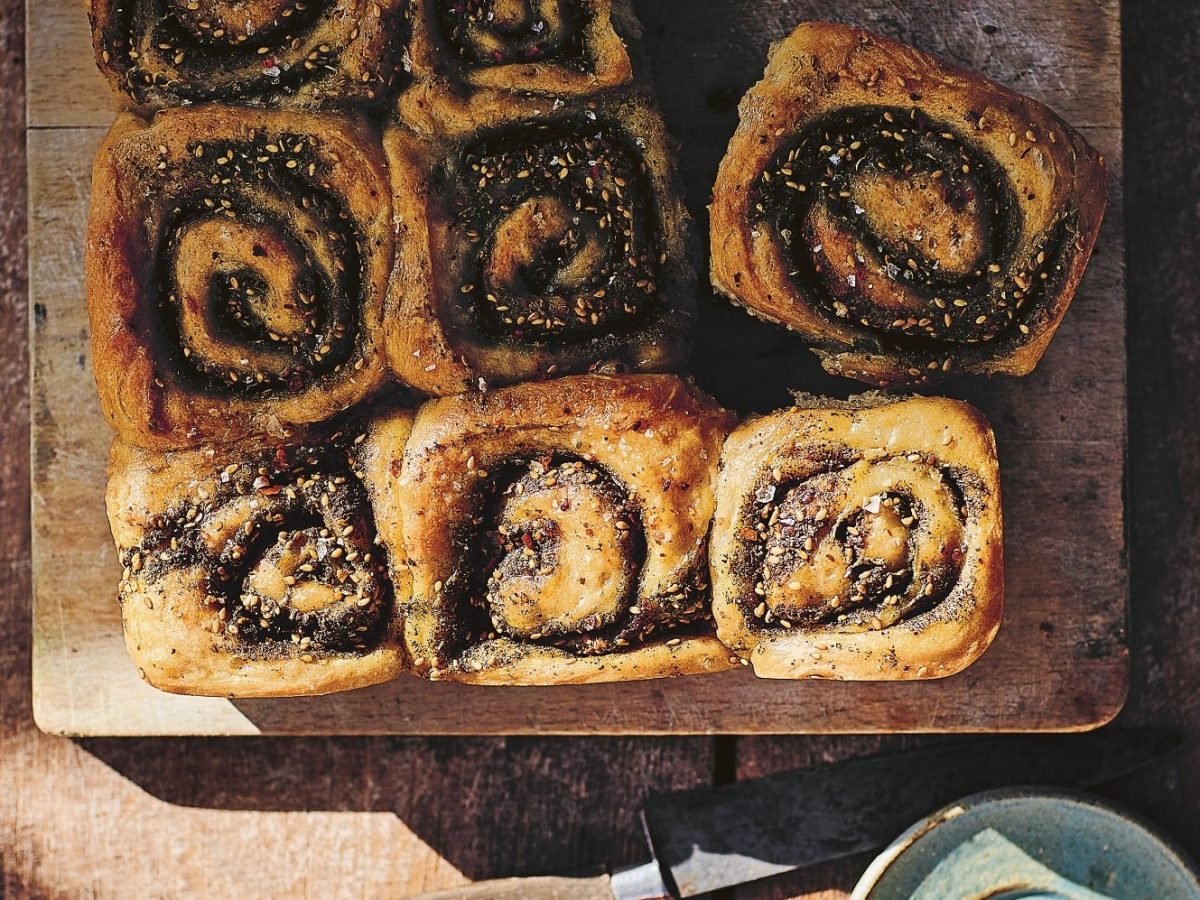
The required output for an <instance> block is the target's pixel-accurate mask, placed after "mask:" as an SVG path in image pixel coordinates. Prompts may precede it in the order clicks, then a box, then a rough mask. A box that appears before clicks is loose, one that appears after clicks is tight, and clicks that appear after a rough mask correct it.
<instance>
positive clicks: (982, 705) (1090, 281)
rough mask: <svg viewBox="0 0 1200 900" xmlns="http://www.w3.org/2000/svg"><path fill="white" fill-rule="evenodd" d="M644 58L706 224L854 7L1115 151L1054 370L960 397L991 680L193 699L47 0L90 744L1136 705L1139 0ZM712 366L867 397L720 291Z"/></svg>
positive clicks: (764, 403)
mask: <svg viewBox="0 0 1200 900" xmlns="http://www.w3.org/2000/svg"><path fill="white" fill-rule="evenodd" d="M637 9H638V13H639V15H640V16H641V18H642V21H643V23H644V25H645V38H644V49H645V51H646V55H647V57H648V58H647V59H646V60H645V61H643V66H648V68H649V70H650V71H649V74H650V76H651V77H652V78H653V79H654V80H655V82H656V84H657V88H658V92H659V95H660V99H661V102H662V106H663V109H664V113H665V116H666V118H667V124H668V126H669V127H670V128H671V129H672V131H673V133H674V134H675V136H676V137H677V138H678V139H679V141H680V144H681V149H680V165H681V169H682V173H683V181H684V185H685V188H686V190H687V194H688V201H689V205H690V206H691V208H692V211H693V214H694V215H695V216H696V218H697V220H698V222H699V223H700V225H701V227H702V228H703V227H704V226H705V220H704V218H703V216H704V212H705V205H706V204H707V202H708V196H709V191H710V189H711V185H712V180H713V175H714V173H715V171H716V166H717V162H718V161H719V159H720V157H721V155H722V153H723V152H724V147H725V144H726V142H727V141H728V139H729V136H730V135H731V134H732V132H733V129H734V127H735V125H736V120H737V113H736V109H735V106H736V103H737V100H738V98H739V97H740V96H741V94H742V93H743V92H744V90H745V89H746V88H747V87H748V86H749V85H750V84H751V83H752V82H753V81H755V80H756V79H757V77H758V75H759V74H760V72H761V70H762V66H763V65H764V62H765V57H766V50H767V47H768V45H769V43H770V42H771V41H772V40H776V39H778V38H779V37H781V36H783V35H784V34H785V33H786V32H787V31H788V30H790V28H791V27H792V26H793V25H795V23H797V22H799V21H801V20H803V19H806V18H817V17H825V18H834V19H837V20H840V21H845V22H852V23H855V24H859V25H863V26H865V27H868V28H871V29H873V30H876V31H878V32H880V33H881V34H884V35H887V36H889V37H894V38H898V39H900V40H903V41H906V42H909V43H913V44H916V45H917V46H919V47H921V48H923V49H926V50H929V51H932V52H934V53H937V54H939V55H941V56H943V57H944V58H946V59H948V60H951V61H953V62H956V63H959V64H961V65H963V66H965V67H968V68H971V69H975V70H978V71H981V72H983V73H984V74H986V75H988V76H990V77H992V78H995V79H998V80H999V81H1002V82H1004V83H1006V84H1008V85H1010V86H1012V87H1013V88H1015V89H1017V90H1020V91H1022V92H1024V93H1028V94H1031V95H1032V96H1034V97H1037V98H1038V99H1041V100H1043V101H1045V102H1047V103H1049V104H1050V105H1051V106H1053V107H1054V108H1055V109H1056V110H1057V111H1058V112H1059V113H1060V114H1061V115H1063V117H1064V118H1066V119H1067V120H1068V121H1070V122H1072V123H1073V124H1075V125H1076V126H1077V127H1080V128H1081V130H1082V131H1083V132H1084V133H1085V134H1086V135H1087V137H1088V139H1089V140H1090V141H1091V142H1092V143H1093V144H1094V145H1095V146H1096V147H1098V148H1099V149H1100V150H1101V151H1102V152H1103V153H1104V154H1105V155H1106V157H1107V159H1108V164H1109V170H1110V173H1111V175H1112V180H1113V183H1112V189H1111V191H1110V196H1111V200H1110V206H1109V212H1108V217H1107V220H1106V222H1105V225H1104V229H1103V231H1102V233H1101V236H1100V241H1099V244H1098V246H1097V249H1096V254H1095V257H1094V258H1093V261H1092V264H1091V267H1090V268H1089V270H1088V273H1087V276H1086V278H1085V279H1084V282H1083V284H1082V286H1081V288H1080V290H1079V294H1078V296H1077V297H1076V299H1075V302H1074V305H1073V306H1072V308H1071V310H1070V312H1069V313H1068V315H1067V318H1066V320H1065V322H1064V324H1063V326H1062V328H1061V329H1060V330H1059V334H1058V336H1057V337H1056V339H1055V341H1054V343H1053V344H1052V345H1051V347H1050V351H1049V353H1047V355H1046V357H1045V359H1044V360H1043V362H1042V364H1041V366H1040V367H1039V368H1038V370H1037V371H1036V372H1035V373H1034V374H1033V375H1031V376H1029V377H1027V378H1024V379H1007V378H997V379H995V380H992V381H982V380H960V381H953V382H949V383H947V384H946V385H945V386H944V387H943V388H942V389H941V390H942V391H943V392H944V393H946V394H948V395H951V396H958V397H963V398H965V399H968V400H970V401H971V402H973V403H975V404H976V405H978V406H979V407H980V408H981V409H983V410H984V412H985V413H987V415H988V417H989V418H990V419H991V421H992V424H993V425H994V427H995V430H996V434H997V439H998V441H999V445H1000V458H1001V467H1002V472H1003V490H1004V515H1005V526H1006V546H1005V555H1006V564H1007V581H1008V594H1007V600H1006V610H1005V620H1004V627H1003V628H1002V629H1001V631H1000V635H999V637H998V639H997V640H996V643H995V644H994V645H993V646H992V648H991V649H990V650H989V651H988V652H987V653H986V654H985V655H984V657H983V658H982V659H981V660H980V661H979V662H978V663H977V664H975V665H974V666H973V667H971V668H970V669H968V670H967V671H966V672H964V673H962V674H960V675H957V676H954V677H952V678H949V679H946V680H944V681H929V682H920V683H912V684H867V683H835V682H812V681H807V682H798V683H790V682H771V681H760V680H756V679H755V678H754V677H753V676H752V675H751V674H750V673H749V672H748V671H739V672H731V673H726V674H721V675H715V676H707V677H697V678H690V679H677V680H667V681H652V682H640V683H633V684H620V685H590V686H580V687H559V688H482V687H470V686H465V685H454V684H428V683H425V682H422V681H418V680H417V679H413V678H404V679H401V680H399V681H396V682H393V683H391V684H386V685H381V686H378V687H374V688H369V689H366V690H362V691H357V692H354V693H349V694H340V695H334V696H330V697H323V698H303V699H292V700H248V701H228V700H221V699H212V698H191V697H177V696H172V695H169V694H164V693H160V692H158V691H156V690H155V689H153V688H151V687H149V686H147V685H145V684H144V683H142V682H141V681H140V680H139V679H138V675H137V671H136V669H135V668H134V666H133V665H132V664H131V663H130V661H129V659H128V657H127V656H126V654H125V649H124V645H123V643H122V640H121V627H120V617H119V611H118V607H117V603H116V600H115V585H116V583H117V578H118V575H119V567H118V566H117V563H116V557H115V554H114V551H113V547H112V544H111V541H110V538H109V533H108V526H107V523H106V521H105V517H104V511H103V492H104V480H105V471H104V470H105V460H106V456H107V450H108V444H109V441H110V439H111V435H110V433H109V430H108V428H107V426H106V425H105V423H104V420H103V418H102V416H101V414H100V410H99V408H98V406H97V402H96V398H95V393H94V386H93V383H92V375H91V359H90V356H89V348H88V328H87V315H86V307H85V302H84V292H83V284H82V275H83V246H84V228H85V222H86V218H87V209H88V193H89V175H90V170H91V162H92V156H93V154H94V152H95V149H96V146H97V145H98V143H99V141H100V138H101V136H102V135H103V134H104V129H105V128H106V127H107V126H108V124H109V123H110V121H111V120H112V116H113V106H112V100H111V98H110V96H109V94H108V92H107V89H106V88H105V86H104V84H103V83H102V81H101V79H100V76H99V75H98V73H97V72H96V70H95V67H94V65H93V64H92V61H91V50H90V46H89V41H88V32H87V28H88V26H87V17H86V15H85V13H84V11H83V4H82V3H81V2H80V0H29V3H28V16H29V18H28V22H29V35H28V43H29V47H28V66H29V68H28V100H29V112H28V115H29V121H28V126H29V128H28V132H27V138H28V150H29V202H30V219H29V226H30V237H29V240H30V246H29V257H30V279H29V283H30V308H31V310H32V320H31V322H30V340H31V342H32V354H31V356H32V410H33V428H32V455H33V476H32V478H33V500H32V503H33V581H34V598H33V601H34V602H33V629H34V642H33V695H34V696H33V699H34V714H35V717H36V719H37V722H38V724H39V725H40V726H41V727H42V728H43V729H44V730H46V731H49V732H53V733H59V734H69V735H167V734H171V735H182V734H356V733H397V734H501V733H509V734H516V733H543V734H544V733H595V734H600V733H646V734H651V733H653V734H663V733H712V732H731V733H787V732H836V731H889V732H890V731H1027V730H1077V729H1085V728H1091V727H1095V726H1097V725H1099V724H1101V723H1103V722H1105V721H1107V720H1108V719H1110V718H1111V717H1112V716H1114V715H1115V714H1116V713H1117V711H1118V710H1119V709H1120V708H1121V705H1122V703H1123V701H1124V697H1125V690H1126V683H1127V674H1128V665H1129V654H1128V647H1127V645H1126V627H1125V626H1126V612H1127V592H1128V572H1127V558H1126V542H1125V517H1124V504H1123V494H1124V483H1125V482H1124V479H1125V447H1126V416H1125V290H1124V273H1125V263H1124V243H1123V231H1122V228H1123V223H1122V219H1123V217H1122V196H1121V73H1120V8H1119V2H1118V0H1093V2H1079V0H1010V2H1008V3H1004V4H996V3H992V2H988V0H937V2H928V3H921V4H897V3H895V2H893V0H853V2H851V0H844V2H842V3H839V4H837V5H836V8H835V7H831V6H830V4H828V3H827V2H825V0H794V2H773V3H771V4H769V5H760V4H758V3H756V2H755V0H637ZM702 313H703V316H702V325H701V332H700V335H699V339H698V346H697V350H696V358H695V362H694V364H693V370H694V371H695V372H696V375H697V377H698V379H699V380H700V382H701V384H702V385H703V386H704V387H706V388H707V389H708V390H710V391H711V392H712V393H714V394H715V395H716V396H717V397H718V398H719V399H720V400H722V401H723V402H724V403H726V404H728V405H730V406H733V407H735V408H737V409H740V410H742V411H750V410H767V409H770V408H773V407H776V406H779V405H782V404H784V403H786V402H787V389H788V388H800V389H805V390H816V391H820V392H824V393H832V394H837V395H838V396H845V395H847V394H848V393H851V392H853V391H854V390H856V388H855V386H854V385H853V384H852V383H851V382H848V381H844V380H838V379H833V378H829V377H827V376H824V375H823V374H822V373H821V372H820V370H819V367H818V366H817V364H816V362H815V359H814V358H813V357H811V355H810V354H808V353H807V352H806V351H805V350H804V349H803V347H802V345H801V344H800V342H799V341H798V340H797V339H795V338H794V337H792V336H789V335H787V334H785V333H781V332H780V331H778V330H776V329H774V328H771V327H768V326H764V325H761V324H758V323H755V322H753V321H752V320H750V319H749V317H747V316H746V315H744V314H743V313H740V312H737V311H735V310H733V309H731V308H729V307H727V306H726V305H724V304H722V303H719V302H716V301H712V300H711V299H710V298H707V297H706V298H704V299H703V300H702Z"/></svg>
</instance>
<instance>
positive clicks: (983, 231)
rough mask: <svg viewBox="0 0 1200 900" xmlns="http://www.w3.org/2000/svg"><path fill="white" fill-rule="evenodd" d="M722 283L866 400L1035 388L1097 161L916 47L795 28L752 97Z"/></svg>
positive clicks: (725, 173) (729, 189)
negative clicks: (990, 387)
mask: <svg viewBox="0 0 1200 900" xmlns="http://www.w3.org/2000/svg"><path fill="white" fill-rule="evenodd" d="M740 111H741V124H740V125H739V127H738V130H737V133H736V134H735V135H734V137H733V140H732V141H731V142H730V145H729V150H728V152H727V154H726V156H725V159H724V161H723V162H722V163H721V168H720V171H719V174H718V176H717V184H716V188H715V191H714V197H713V206H712V220H711V222H712V236H711V238H712V240H711V243H712V278H713V284H714V285H715V286H716V288H717V289H718V290H719V291H721V292H722V293H724V294H726V295H728V296H729V297H730V298H732V299H733V300H734V301H735V302H737V303H739V304H742V305H744V306H745V307H746V308H747V309H748V310H749V311H751V312H752V313H753V314H755V315H757V316H760V317H762V318H765V319H768V320H770V321H774V322H778V323H782V324H784V325H787V326H788V327H789V328H792V329H794V330H796V331H798V332H799V333H800V334H802V335H804V336H805V337H806V338H808V339H809V340H810V341H811V342H812V343H813V344H814V345H815V346H814V349H815V351H816V353H817V354H818V356H820V358H821V360H822V363H823V365H824V366H825V368H826V369H827V370H829V371H830V372H833V373H835V374H842V375H848V376H851V377H854V378H858V379H860V380H863V381H867V382H869V383H873V384H879V385H888V384H896V383H922V382H926V381H929V380H931V379H932V378H934V377H937V376H940V375H942V374H944V373H946V372H950V371H958V370H965V371H968V372H978V373H991V372H1004V373H1008V374H1012V375H1024V374H1026V373H1028V372H1030V371H1031V370H1032V369H1033V368H1034V366H1035V365H1036V364H1037V361H1038V360H1039V359H1040V358H1041V356H1042V353H1043V352H1044V351H1045V349H1046V346H1047V344H1048V343H1049V342H1050V339H1051V337H1053V335H1054V331H1055V329H1056V328H1057V327H1058V324H1059V322H1060V321H1061V320H1062V317H1063V314H1064V313H1065V312H1066V309H1067V306H1068V305H1069V304H1070V302H1071V298H1072V296H1073V295H1074V293H1075V288H1076V286H1077V285H1078V283H1079V280H1080V278H1081V277H1082V275H1083V270H1084V268H1085V266H1086V265H1087V261H1088V257H1089V255H1090V254H1091V250H1092V245H1093V244H1094V243H1095V239H1096V233H1097V231H1098V230H1099V228H1100V222H1101V219H1102V217H1103V214H1104V206H1105V199H1106V195H1107V180H1106V175H1105V168H1104V162H1103V160H1102V158H1101V157H1100V156H1098V155H1097V154H1096V152H1095V151H1094V150H1092V149H1091V147H1089V146H1088V145H1087V143H1086V142H1085V141H1084V139H1083V138H1082V137H1081V136H1080V135H1079V134H1078V133H1076V132H1075V131H1074V130H1072V129H1071V128H1070V127H1069V126H1068V125H1066V123H1064V122H1063V121H1062V120H1061V119H1059V118H1058V117H1057V116H1055V115H1054V113H1053V112H1051V111H1050V110H1049V109H1047V108H1046V107H1045V106H1043V105H1041V104H1040V103H1037V102H1036V101H1034V100H1031V99H1029V98H1028V97H1022V96H1019V95H1017V94H1014V93H1012V92H1011V91H1009V90H1007V89H1005V88H1003V87H1001V86H1000V85H997V84H995V83H993V82H990V81H988V80H986V79H984V78H981V77H979V76H976V75H972V74H968V73H965V72H960V71H957V70H954V69H951V68H948V67H946V66H944V65H942V64H941V63H939V62H938V61H937V60H935V59H933V58H931V57H929V56H926V55H924V54H922V53H920V52H918V51H916V50H913V49H912V48H909V47H905V46H903V45H901V44H896V43H894V42H892V41H888V40H884V39H883V38H879V37H875V36H873V35H870V34H868V33H866V32H864V31H861V30H859V29H855V28H849V27H845V26H841V25H830V24H804V25H801V26H800V27H799V28H797V29H796V30H795V31H794V32H793V33H792V34H791V36H789V37H788V38H787V39H786V40H784V41H783V42H782V43H781V44H780V45H778V46H777V47H776V48H775V50H774V52H773V53H772V55H771V59H770V64H769V65H768V67H767V70H766V74H765V76H764V78H763V80H762V81H761V82H759V83H758V85H756V86H755V87H754V88H752V89H751V91H750V92H749V93H748V94H747V95H746V97H745V98H744V99H743V101H742V104H741V107H740Z"/></svg>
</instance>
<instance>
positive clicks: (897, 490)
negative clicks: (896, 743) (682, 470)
mask: <svg viewBox="0 0 1200 900" xmlns="http://www.w3.org/2000/svg"><path fill="white" fill-rule="evenodd" d="M797 402H798V404H799V406H798V408H795V409H788V410H783V411H781V412H776V413H773V414H771V415H769V416H766V417H764V418H760V419H756V420H751V421H749V422H746V423H745V424H743V425H742V426H741V427H739V428H738V429H737V430H736V431H735V432H734V433H733V434H732V435H731V436H730V438H729V440H728V442H727V443H726V445H725V450H724V452H723V454H722V457H721V474H720V478H719V480H718V485H717V509H716V518H715V521H714V524H713V534H712V541H711V547H710V553H711V556H710V561H711V567H712V582H713V612H714V615H715V616H716V620H717V633H718V635H719V636H720V638H721V640H722V641H724V642H725V643H726V644H727V645H728V646H729V647H731V648H733V649H734V650H735V651H737V652H738V653H739V654H742V655H744V656H748V657H749V659H750V662H751V664H752V665H753V666H754V670H755V672H756V673H757V674H758V675H760V676H763V677H767V678H805V677H821V678H839V679H862V680H895V679H913V678H937V677H941V676H944V675H951V674H953V673H955V672H957V671H959V670H960V669H963V668H965V667H966V666H968V665H970V664H971V663H972V662H973V661H974V660H975V659H976V658H977V657H978V656H979V655H980V654H981V653H982V652H983V651H984V650H985V649H986V648H987V646H988V645H989V644H990V643H991V642H992V639H993V638H994V637H995V634H996V631H997V630H998V629H999V627H1000V615H1001V611H1002V607H1003V560H1002V531H1001V515H1000V484H999V477H998V470H997V463H996V446H995V440H994V438H993V436H992V431H991V429H990V428H989V427H988V424H987V422H986V421H985V420H984V418H983V416H982V415H981V414H980V413H979V412H978V411H977V410H975V409H974V408H972V407H971V406H969V405H967V404H965V403H962V402H960V401H956V400H946V399H941V398H912V399H907V400H898V401H897V400H892V399H891V398H889V397H886V396H883V395H864V396H862V397H857V398H852V399H851V400H850V401H846V402H839V401H833V400H819V399H817V398H812V397H803V396H802V397H798V398H797Z"/></svg>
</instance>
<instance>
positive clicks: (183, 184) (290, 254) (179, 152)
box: [86, 107, 392, 449]
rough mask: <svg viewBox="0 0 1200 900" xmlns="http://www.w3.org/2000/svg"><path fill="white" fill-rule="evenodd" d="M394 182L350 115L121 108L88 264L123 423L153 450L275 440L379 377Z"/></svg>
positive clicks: (104, 371)
mask: <svg viewBox="0 0 1200 900" xmlns="http://www.w3.org/2000/svg"><path fill="white" fill-rule="evenodd" d="M386 185H387V172H386V166H385V163H384V160H383V158H382V154H381V153H380V152H379V150H378V149H376V141H375V140H374V138H372V136H371V133H370V131H369V129H368V126H367V125H366V124H365V123H364V122H363V121H361V120H358V119H350V118H341V117H335V116H325V115H316V114H301V113H293V112H271V111H257V110H236V109H219V108H216V107H206V108H196V109H186V110H171V111H168V112H164V113H161V114H160V115H159V116H158V117H157V118H156V119H155V121H154V123H153V124H149V123H146V122H144V121H143V120H141V119H138V118H136V117H134V116H132V115H128V114H126V115H122V116H120V117H119V118H118V119H117V121H116V123H115V124H114V125H113V128H112V130H111V131H110V132H109V134H108V136H107V138H106V139H105V141H104V143H103V144H102V146H101V148H100V151H99V153H98V154H97V157H96V164H95V169H94V173H93V179H92V208H91V216H90V218H89V221H88V241H87V244H88V247H87V261H86V269H87V272H86V283H87V292H88V308H89V314H90V318H91V326H92V351H93V366H94V370H95V375H96V385H97V389H98V390H99V394H100V403H101V406H102V407H103V409H104V413H105V415H106V416H107V418H108V420H109V422H110V424H111V425H112V427H113V428H114V429H115V430H116V431H117V433H118V434H119V435H120V436H121V437H122V438H124V439H125V440H127V441H130V442H131V443H134V444H137V445H139V446H144V447H148V448H151V449H169V448H179V447H184V446H196V445H198V444H200V443H203V442H206V441H216V442H229V441H232V440H238V439H241V438H244V437H246V436H250V435H270V436H273V437H275V438H280V437H282V436H284V435H286V434H287V433H288V432H289V431H290V430H291V428H292V426H295V425H304V424H308V423H312V422H317V421H322V420H325V419H327V418H329V417H330V416H332V415H334V414H336V413H338V412H341V411H342V410H344V409H346V408H347V407H349V406H351V405H353V404H354V403H357V402H358V401H360V400H361V399H363V398H364V397H365V396H366V395H367V394H368V393H369V392H370V391H371V390H373V389H374V388H375V387H376V386H378V385H379V384H381V383H382V382H383V380H384V378H385V364H384V360H383V358H382V350H381V347H380V343H381V340H382V337H381V328H380V320H381V316H382V310H383V300H384V295H385V292H386V289H387V279H388V272H389V269H390V267H391V258H392V250H391V247H392V244H391V233H390V232H391V204H390V198H389V197H388V192H387V186H386ZM297 298H299V303H297Z"/></svg>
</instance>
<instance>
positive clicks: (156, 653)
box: [107, 412, 412, 697]
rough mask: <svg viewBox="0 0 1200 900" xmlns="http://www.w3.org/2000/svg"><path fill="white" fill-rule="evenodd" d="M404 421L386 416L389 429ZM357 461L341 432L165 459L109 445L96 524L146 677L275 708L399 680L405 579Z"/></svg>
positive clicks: (397, 429)
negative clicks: (386, 544) (290, 699)
mask: <svg viewBox="0 0 1200 900" xmlns="http://www.w3.org/2000/svg"><path fill="white" fill-rule="evenodd" d="M411 421H412V415H411V413H403V412H398V413H394V414H393V415H392V418H391V422H392V428H393V431H394V433H395V434H397V435H401V434H402V432H403V430H404V429H405V428H406V427H408V426H409V425H410V424H411ZM368 457H369V454H368ZM360 464H361V461H360V458H359V456H358V451H357V448H356V447H355V446H354V441H353V439H351V438H350V437H349V436H346V435H342V434H335V435H333V436H332V437H328V436H326V437H324V438H323V439H322V440H321V441H320V442H317V443H312V444H290V445H275V444H271V443H262V442H256V443H243V444H234V445H231V446H228V447H221V448H212V447H208V448H200V449H195V450H183V451H175V452H168V453H157V452H154V451H149V450H142V449H139V448H137V447H133V446H131V445H130V444H127V443H124V442H122V441H120V440H118V441H117V442H116V443H115V444H114V446H113V451H112V458H111V461H110V465H109V473H110V477H109V484H108V495H107V502H108V517H109V522H110V524H111V527H112V533H113V538H114V540H115V541H116V545H117V553H118V558H119V560H120V563H121V566H122V568H123V574H122V577H121V582H120V587H119V591H118V596H119V599H120V601H121V616H122V621H123V623H124V627H125V642H126V645H127V647H128V649H129V652H130V655H131V656H132V657H133V660H134V662H135V663H136V664H137V666H138V668H139V670H140V671H141V673H142V676H143V677H144V678H145V679H146V680H147V681H148V682H150V683H151V684H152V685H154V686H155V687H158V688H161V689H162V690H166V691H172V692H175V693H184V694H203V695H212V696H228V697H281V696H299V695H310V694H324V693H329V692H332V691H341V690H349V689H351V688H357V687H363V686H365V685H369V684H374V683H376V682H380V681H386V680H388V679H391V678H394V677H396V676H397V675H399V674H400V672H401V671H402V669H403V652H402V649H401V635H400V625H399V620H398V618H397V610H398V609H399V608H400V607H401V606H402V605H403V601H404V600H405V598H406V597H407V593H408V585H409V581H408V578H407V570H406V569H404V568H403V567H402V566H401V567H397V569H396V571H395V572H394V573H392V575H391V576H389V572H388V566H387V558H386V553H385V551H384V550H383V549H382V548H381V547H379V546H378V545H377V543H376V540H375V538H376V531H375V521H374V514H373V512H372V508H371V498H370V496H369V491H368V487H367V486H366V485H364V483H363V482H362V480H361V479H360V477H359V475H358V470H359V467H360ZM393 577H394V579H395V580H394V581H393Z"/></svg>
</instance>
